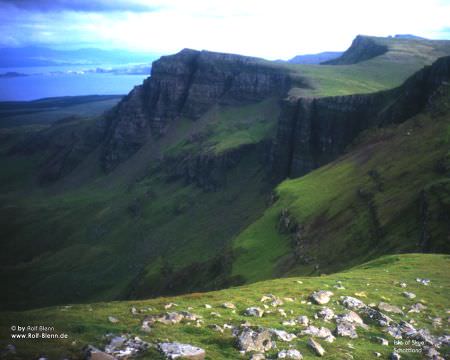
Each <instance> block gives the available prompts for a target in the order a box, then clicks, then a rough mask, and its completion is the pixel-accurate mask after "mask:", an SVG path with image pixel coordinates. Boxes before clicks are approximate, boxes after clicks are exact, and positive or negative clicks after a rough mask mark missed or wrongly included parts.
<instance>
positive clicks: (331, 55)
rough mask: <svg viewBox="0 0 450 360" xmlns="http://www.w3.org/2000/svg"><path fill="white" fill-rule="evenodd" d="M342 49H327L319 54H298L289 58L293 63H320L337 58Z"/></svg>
mask: <svg viewBox="0 0 450 360" xmlns="http://www.w3.org/2000/svg"><path fill="white" fill-rule="evenodd" d="M342 53H343V52H342V51H325V52H321V53H318V54H305V55H297V56H294V57H293V58H292V59H290V60H288V62H289V63H291V64H320V63H321V62H324V61H328V60H332V59H336V58H337V57H339V56H341V55H342Z"/></svg>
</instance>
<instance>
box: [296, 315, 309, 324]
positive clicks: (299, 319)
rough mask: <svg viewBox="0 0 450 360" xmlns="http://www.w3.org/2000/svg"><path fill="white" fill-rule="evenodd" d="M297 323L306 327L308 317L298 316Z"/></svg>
mask: <svg viewBox="0 0 450 360" xmlns="http://www.w3.org/2000/svg"><path fill="white" fill-rule="evenodd" d="M297 322H298V323H299V324H300V325H303V326H308V324H309V319H308V317H307V316H306V315H301V316H299V317H298V318H297Z"/></svg>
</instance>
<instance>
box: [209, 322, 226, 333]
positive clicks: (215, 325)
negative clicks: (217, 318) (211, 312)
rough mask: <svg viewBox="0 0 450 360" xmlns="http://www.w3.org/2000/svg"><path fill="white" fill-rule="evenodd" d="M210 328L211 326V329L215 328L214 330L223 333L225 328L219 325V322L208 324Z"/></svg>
mask: <svg viewBox="0 0 450 360" xmlns="http://www.w3.org/2000/svg"><path fill="white" fill-rule="evenodd" d="M208 328H210V329H212V330H214V331H217V332H219V333H223V328H221V327H220V326H219V325H217V324H211V325H208Z"/></svg>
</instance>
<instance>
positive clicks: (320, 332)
mask: <svg viewBox="0 0 450 360" xmlns="http://www.w3.org/2000/svg"><path fill="white" fill-rule="evenodd" d="M300 335H302V336H304V335H310V336H314V337H318V338H321V339H325V340H326V341H327V342H333V341H334V339H335V337H334V336H333V334H332V333H331V331H330V329H328V328H326V327H321V328H320V329H319V328H317V327H315V326H312V325H310V326H308V327H307V328H306V329H305V330H302V331H300Z"/></svg>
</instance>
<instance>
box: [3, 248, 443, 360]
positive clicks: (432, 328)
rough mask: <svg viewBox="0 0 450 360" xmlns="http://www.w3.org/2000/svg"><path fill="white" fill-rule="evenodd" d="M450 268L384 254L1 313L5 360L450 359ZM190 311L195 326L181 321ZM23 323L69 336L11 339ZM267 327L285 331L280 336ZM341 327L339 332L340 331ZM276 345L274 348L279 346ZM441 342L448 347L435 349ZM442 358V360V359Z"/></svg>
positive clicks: (437, 259)
mask: <svg viewBox="0 0 450 360" xmlns="http://www.w3.org/2000/svg"><path fill="white" fill-rule="evenodd" d="M449 267H450V262H449V258H448V256H444V255H431V254H408V255H396V256H385V257H382V258H380V259H378V260H375V261H372V262H369V263H366V264H362V265H360V266H357V267H355V268H352V269H350V270H348V271H345V272H341V273H337V274H334V275H327V276H321V277H300V278H299V277H295V278H285V279H277V280H271V281H265V282H260V283H256V284H253V285H250V286H244V287H237V288H231V289H227V290H222V291H216V292H209V293H202V294H201V293H195V294H190V295H184V296H179V297H174V298H158V299H154V300H145V301H128V302H109V303H106V302H102V303H92V304H85V305H66V306H58V307H50V308H43V309H38V310H31V311H26V312H20V313H17V312H9V313H1V316H0V319H1V320H0V334H1V336H0V339H1V340H0V344H1V347H2V348H3V349H5V347H6V345H7V344H10V346H9V351H7V352H4V353H3V354H4V356H5V358H7V359H24V358H27V359H31V358H38V357H46V358H49V359H58V358H71V359H79V358H84V356H85V355H84V354H85V353H86V351H90V352H91V357H90V358H91V359H112V356H108V355H107V354H105V353H104V352H102V351H103V350H105V351H107V352H109V353H113V354H115V356H119V354H121V353H122V354H126V351H125V348H127V349H128V353H130V352H132V353H134V354H135V355H137V358H139V359H153V360H155V359H165V358H166V357H165V356H163V355H162V354H161V353H160V351H159V348H160V346H159V345H158V344H162V343H164V342H165V343H167V342H178V343H182V344H190V345H193V346H195V347H199V348H200V349H202V350H204V351H205V352H206V356H204V355H199V356H198V357H191V358H192V359H194V358H195V359H203V358H205V359H215V360H219V359H238V358H243V359H249V358H251V356H252V355H251V354H255V353H258V352H261V351H252V350H251V349H252V348H253V349H258V347H263V346H264V347H265V348H266V349H267V351H266V354H265V355H266V358H270V359H273V358H277V353H280V352H282V350H288V349H290V350H294V349H295V350H298V351H299V352H300V353H301V355H303V359H315V358H317V355H316V354H315V352H314V350H313V349H312V348H311V347H310V346H308V345H307V343H308V341H309V339H310V338H314V339H315V341H316V342H318V343H319V344H320V345H321V346H322V347H323V349H324V350H325V356H324V358H325V359H347V358H348V359H351V358H354V359H371V358H376V357H380V358H382V359H388V358H390V354H392V353H393V352H394V351H396V352H397V353H398V354H400V355H401V358H402V359H423V358H430V359H431V358H432V359H442V358H446V357H447V356H448V355H449V351H450V348H449V342H448V335H446V334H448V330H449V329H448V324H447V322H446V320H445V319H446V318H447V316H448V313H447V311H448V307H449V306H450V302H449V298H450V281H449V277H448V274H447V273H448V269H449ZM419 281H420V282H419ZM318 290H326V291H331V292H332V293H333V294H334V295H332V296H330V301H329V302H328V303H326V304H324V305H317V304H316V303H315V302H314V301H311V298H310V296H311V294H312V293H313V292H315V291H318ZM264 296H266V299H265V300H264ZM348 297H350V298H348ZM263 300H264V302H262V301H263ZM323 301H325V298H324V300H323ZM361 302H362V303H364V304H366V305H367V306H368V307H364V305H362V303H361ZM224 303H227V306H228V308H226V307H224V305H223V304H224ZM352 305H353V306H352ZM357 306H359V308H358V307H357ZM233 307H235V310H234V309H233ZM249 307H259V308H261V309H262V310H261V311H263V310H264V314H263V316H262V317H253V316H246V315H245V314H244V313H245V311H246V309H248V308H249ZM324 309H327V310H324ZM349 309H353V310H354V311H355V312H356V313H358V314H359V315H360V316H361V318H360V317H359V316H358V315H356V314H355V313H352V312H349ZM378 309H379V310H378ZM183 311H184V312H185V313H184V316H188V317H189V318H191V320H187V319H184V320H181V322H179V321H180V319H182V316H181V315H180V314H183ZM161 314H170V315H167V316H168V318H169V317H170V319H173V320H172V322H173V324H171V323H170V322H169V321H166V320H164V318H160V315H161ZM317 314H318V315H317ZM335 314H336V315H335ZM342 314H351V317H350V319H353V320H352V321H363V322H364V323H362V322H360V323H358V322H356V323H346V322H345V321H343V320H342V319H343V317H342ZM316 316H317V317H316ZM336 316H337V317H336ZM347 316H349V315H347ZM324 317H325V318H324ZM196 318H197V319H198V320H195V319H196ZM152 319H153V320H152ZM158 319H160V320H158ZM153 321H154V322H153ZM383 321H384V323H383ZM164 322H165V323H164ZM386 322H388V323H389V324H390V325H389V326H388V325H387V324H386ZM242 324H245V325H242ZM343 324H344V325H343ZM345 324H346V325H345ZM17 325H20V326H22V325H27V326H31V327H32V326H34V325H37V326H47V327H49V326H51V327H53V328H54V329H50V330H45V331H37V332H38V333H42V332H43V333H45V334H50V336H52V335H55V334H58V336H59V335H60V334H67V339H62V340H61V339H38V340H34V341H29V340H12V339H11V334H25V335H26V336H28V335H27V334H28V333H29V332H30V331H25V332H24V331H18V330H15V331H11V326H17ZM319 328H320V332H319V333H316V332H317V331H318V330H319ZM250 329H252V330H253V331H256V332H258V331H259V333H260V334H261V335H258V336H259V338H256V344H253V343H252V341H250V340H248V339H247V340H246V341H244V337H243V336H244V335H243V334H248V333H249V332H250ZM258 329H259V330H258ZM264 329H276V330H283V331H285V333H283V332H279V333H278V335H277V334H276V333H273V332H272V333H270V332H269V331H267V330H266V331H265V332H264ZM336 329H340V330H339V333H336V332H335V330H336ZM344 329H350V330H347V331H344ZM351 329H353V330H351ZM31 332H32V333H33V332H34V331H31ZM311 332H312V333H313V334H315V335H311ZM332 333H333V334H332ZM400 333H401V334H402V336H403V339H401V338H399V334H400ZM339 334H340V335H339ZM295 335H297V336H295ZM135 336H138V338H135ZM395 336H397V337H396V338H395ZM279 337H282V338H284V339H285V341H283V340H281V339H280V338H279ZM128 339H135V340H134V341H131V342H130V341H128ZM239 339H240V340H239ZM383 339H384V340H383ZM396 339H397V340H396ZM263 340H264V341H265V342H264V343H263ZM286 340H289V341H286ZM413 340H414V341H415V342H413ZM258 341H259V342H260V343H259V345H258ZM272 341H273V343H272ZM395 341H397V344H396V343H395ZM408 341H409V342H408ZM125 342H126V343H125ZM275 342H276V348H275V347H273V348H272V346H273V344H275ZM437 343H441V345H440V347H436V346H437V345H436V344H437ZM88 344H89V345H90V347H87V345H88ZM107 345H108V346H107ZM255 346H256V347H255ZM83 349H84V350H83ZM95 349H97V350H95ZM139 349H140V350H141V351H140V352H138V350H139ZM242 349H246V350H247V349H248V351H247V352H246V354H245V355H243V354H242V353H240V352H239V351H240V350H242ZM408 350H409V351H410V352H408ZM121 351H122V352H121ZM197 351H199V350H197ZM411 351H413V352H411ZM199 353H200V354H201V353H202V352H201V350H200V351H199ZM439 353H440V355H441V356H442V357H436V356H437V354H439ZM377 354H378V355H377ZM428 354H430V355H428ZM433 356H434V357H433ZM122 358H123V357H122ZM259 358H264V357H261V356H260V357H259ZM278 358H281V357H280V355H278ZM252 359H255V357H252Z"/></svg>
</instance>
